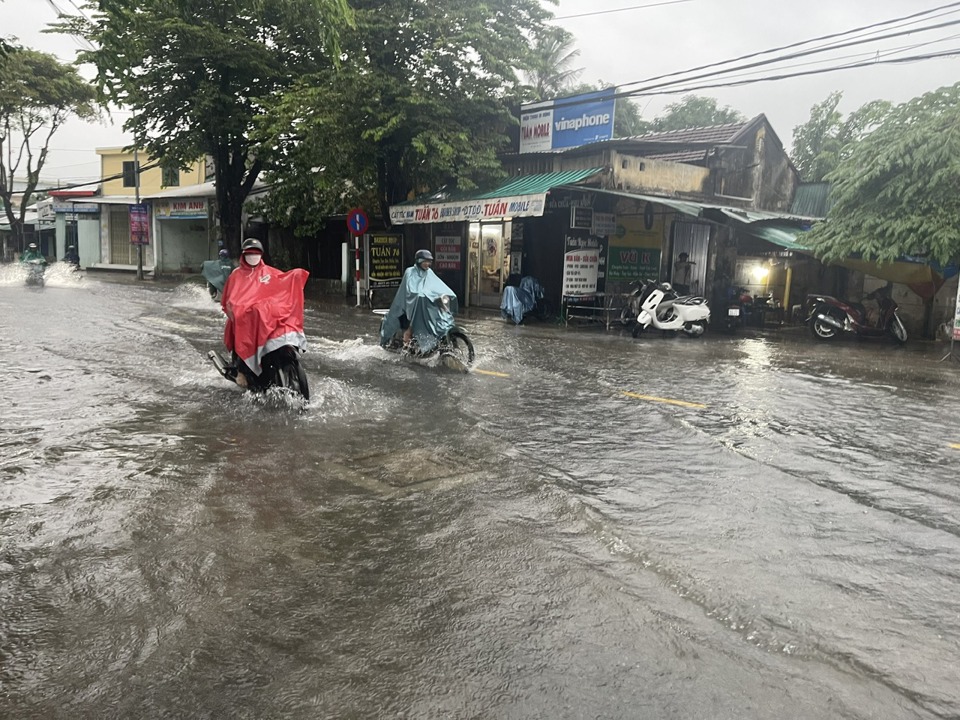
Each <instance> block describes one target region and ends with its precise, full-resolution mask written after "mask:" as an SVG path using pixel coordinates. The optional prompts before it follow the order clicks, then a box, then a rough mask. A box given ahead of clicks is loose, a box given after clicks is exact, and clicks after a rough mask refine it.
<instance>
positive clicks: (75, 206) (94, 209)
mask: <svg viewBox="0 0 960 720" xmlns="http://www.w3.org/2000/svg"><path fill="white" fill-rule="evenodd" d="M53 211H54V212H55V213H98V212H100V206H99V205H97V204H96V203H79V202H78V203H73V202H57V201H54V203H53Z"/></svg>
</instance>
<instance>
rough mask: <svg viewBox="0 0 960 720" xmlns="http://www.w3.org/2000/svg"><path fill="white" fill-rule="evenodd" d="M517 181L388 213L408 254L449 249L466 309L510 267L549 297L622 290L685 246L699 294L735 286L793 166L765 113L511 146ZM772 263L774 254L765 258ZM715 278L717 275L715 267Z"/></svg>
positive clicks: (495, 294)
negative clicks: (634, 133) (577, 142)
mask: <svg viewBox="0 0 960 720" xmlns="http://www.w3.org/2000/svg"><path fill="white" fill-rule="evenodd" d="M503 164H504V167H505V168H506V169H507V170H508V172H509V173H510V174H511V175H513V176H514V177H513V178H512V179H511V180H510V181H508V182H507V183H505V184H503V185H501V186H500V187H498V188H495V189H493V190H491V191H489V192H485V193H474V194H467V195H459V196H453V195H450V194H445V193H437V194H435V195H433V196H429V197H425V198H419V199H416V200H412V201H408V202H405V203H400V204H398V205H395V206H392V207H391V209H390V221H391V223H392V224H393V225H394V232H396V233H400V234H402V235H403V238H404V243H403V245H404V252H405V255H406V256H407V259H409V258H410V257H412V254H413V252H414V251H415V250H416V249H417V248H420V247H428V248H431V249H432V250H434V251H435V252H437V251H438V250H439V251H440V252H441V254H442V256H443V258H444V259H443V261H440V258H439V257H438V262H437V264H436V265H435V268H437V267H438V266H439V269H438V273H439V274H440V275H441V276H442V277H444V279H445V280H446V281H447V282H448V283H449V284H450V285H451V287H452V288H453V289H455V290H456V291H457V292H458V293H460V292H462V299H463V300H464V301H465V303H466V304H467V305H479V306H484V307H496V306H498V304H499V298H500V295H501V292H502V289H503V287H504V284H505V283H506V282H507V279H508V277H509V276H510V275H516V274H522V275H535V276H536V277H537V278H539V279H540V281H541V283H542V284H543V286H544V289H545V292H546V294H547V297H548V298H549V299H550V300H551V301H552V302H554V303H556V304H558V305H559V304H560V303H561V302H565V301H566V300H567V299H572V298H576V299H577V300H578V301H582V300H583V299H584V298H593V299H597V300H598V301H602V299H603V297H604V295H611V296H612V295H614V294H619V293H622V292H623V291H624V290H625V289H626V287H627V285H628V284H629V283H630V282H631V281H632V280H636V279H643V278H647V277H651V278H660V279H666V280H671V279H673V278H672V274H673V266H674V263H673V261H674V260H675V259H676V257H677V255H678V254H679V253H681V252H685V253H687V255H688V256H689V259H690V260H691V261H692V262H693V263H694V265H693V269H694V271H693V277H692V278H691V283H690V285H691V290H692V291H693V292H696V293H698V294H705V295H707V296H708V297H711V295H713V294H715V293H714V292H713V291H716V293H719V292H720V291H721V287H720V285H721V284H722V286H723V288H722V290H723V291H724V292H725V291H726V288H727V287H728V286H729V285H731V284H734V283H735V282H736V278H735V277H734V276H735V274H736V273H737V267H738V263H739V267H740V268H741V271H743V268H745V267H746V264H745V262H744V261H742V260H741V259H740V258H739V257H738V255H737V239H738V237H740V236H743V235H750V234H751V231H752V230H754V229H755V228H759V227H761V226H763V225H764V224H767V223H770V222H777V223H801V222H803V219H802V218H797V217H795V216H793V215H792V214H791V213H790V203H791V200H792V197H793V193H794V189H795V187H796V185H797V184H798V182H799V175H798V173H797V171H796V169H795V168H794V167H793V165H792V163H791V162H790V160H789V158H788V157H787V154H786V152H785V150H784V148H783V144H782V143H781V142H780V139H779V138H778V137H777V135H776V133H775V132H774V130H773V128H772V127H771V126H770V123H769V121H768V120H767V118H766V117H765V116H764V115H758V116H757V117H755V118H753V119H751V120H749V121H746V122H742V123H733V124H728V125H720V126H715V127H708V128H691V129H687V130H680V131H675V132H666V133H656V134H649V135H644V136H639V137H631V138H616V139H612V140H603V141H600V142H593V143H589V144H586V145H582V146H579V147H572V148H563V149H560V150H545V151H541V152H526V153H516V154H511V155H509V156H506V157H504V158H503ZM765 262H766V261H765ZM718 274H720V275H722V277H718Z"/></svg>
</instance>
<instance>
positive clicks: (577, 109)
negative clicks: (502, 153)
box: [520, 89, 616, 153]
mask: <svg viewBox="0 0 960 720" xmlns="http://www.w3.org/2000/svg"><path fill="white" fill-rule="evenodd" d="M612 94H613V90H612V89H609V90H600V91H597V92H590V93H583V94H581V95H573V96H571V97H565V98H558V99H556V100H549V101H547V102H538V103H530V104H527V105H521V106H520V152H521V153H532V152H546V151H550V150H558V149H560V148H572V147H579V146H581V145H588V144H590V143H594V142H599V141H601V140H610V139H611V138H612V137H613V115H614V110H615V107H616V100H615V99H614V98H613V97H612Z"/></svg>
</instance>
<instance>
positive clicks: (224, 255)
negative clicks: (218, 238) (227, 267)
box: [217, 250, 230, 260]
mask: <svg viewBox="0 0 960 720" xmlns="http://www.w3.org/2000/svg"><path fill="white" fill-rule="evenodd" d="M217 255H219V256H220V259H221V260H226V259H227V258H228V257H230V253H228V252H227V251H226V250H221V251H220V252H218V253H217Z"/></svg>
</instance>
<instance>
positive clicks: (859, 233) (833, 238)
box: [809, 83, 960, 264]
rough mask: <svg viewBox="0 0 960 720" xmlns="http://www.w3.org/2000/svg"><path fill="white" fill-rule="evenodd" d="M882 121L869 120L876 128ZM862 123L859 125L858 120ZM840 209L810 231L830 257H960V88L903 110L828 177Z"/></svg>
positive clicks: (853, 148) (848, 152)
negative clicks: (854, 255) (959, 218)
mask: <svg viewBox="0 0 960 720" xmlns="http://www.w3.org/2000/svg"><path fill="white" fill-rule="evenodd" d="M874 120H875V118H868V123H872V122H873V121H874ZM858 122H860V121H859V120H858ZM826 180H827V181H829V182H831V183H832V185H833V187H832V199H833V207H832V208H831V209H830V212H829V213H828V216H827V220H826V221H825V222H822V223H818V224H817V225H816V226H814V228H813V230H812V231H811V232H810V233H809V242H811V243H812V245H813V249H814V250H815V251H816V252H817V253H818V254H819V255H820V256H822V257H823V258H824V259H826V260H831V259H837V258H841V257H845V256H846V255H848V254H850V253H856V252H858V253H862V254H863V255H864V256H865V257H867V258H869V259H872V260H876V261H881V262H882V261H889V260H894V259H896V258H897V257H899V256H901V255H921V256H926V257H928V258H930V259H933V260H936V261H938V262H940V263H943V264H947V263H948V262H950V261H951V260H954V259H956V258H957V257H958V256H960V226H958V224H957V218H958V217H960V194H958V192H957V188H960V83H958V84H956V85H953V86H951V87H945V88H941V89H939V90H936V91H934V92H930V93H927V94H925V95H922V96H920V97H918V98H914V99H913V100H910V101H909V102H906V103H903V104H902V105H898V106H896V107H895V108H892V109H891V110H890V111H889V112H888V113H886V114H885V115H884V116H883V118H882V119H881V120H879V121H878V123H877V125H876V128H875V129H873V131H872V132H870V133H869V134H867V135H866V136H864V137H862V138H860V139H859V140H856V141H855V142H852V143H848V144H847V145H846V146H845V153H844V157H842V158H841V159H840V161H839V163H838V164H837V167H836V169H835V170H833V171H832V172H831V173H829V174H828V175H827V176H826Z"/></svg>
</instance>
